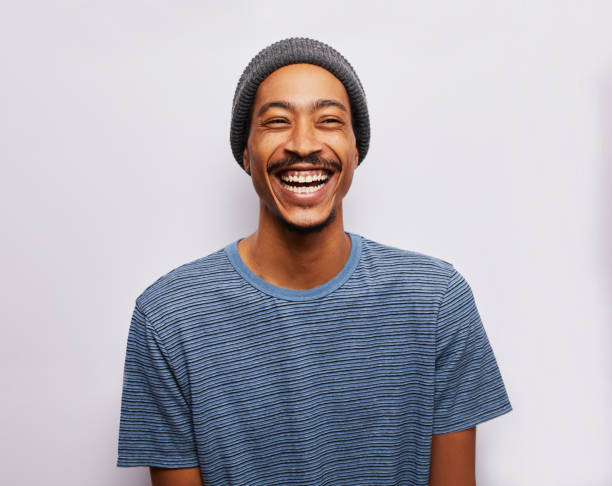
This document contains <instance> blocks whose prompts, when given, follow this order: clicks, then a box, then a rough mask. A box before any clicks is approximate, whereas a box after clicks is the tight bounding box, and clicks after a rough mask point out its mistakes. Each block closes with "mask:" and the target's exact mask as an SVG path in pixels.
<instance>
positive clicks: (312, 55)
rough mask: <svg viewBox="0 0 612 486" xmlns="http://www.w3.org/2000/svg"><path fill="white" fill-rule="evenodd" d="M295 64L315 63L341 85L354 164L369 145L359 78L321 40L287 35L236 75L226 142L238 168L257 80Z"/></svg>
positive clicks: (364, 99) (246, 136)
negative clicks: (354, 145)
mask: <svg viewBox="0 0 612 486" xmlns="http://www.w3.org/2000/svg"><path fill="white" fill-rule="evenodd" d="M298 63H307V64H315V65H317V66H320V67H322V68H324V69H327V70H328V71H329V72H330V73H332V74H333V75H334V76H336V78H338V79H339V80H340V81H341V82H342V84H343V85H344V88H345V89H346V92H347V94H348V97H349V101H350V104H351V113H352V117H353V131H354V133H355V139H356V142H357V149H358V151H359V161H358V164H361V161H362V160H363V159H364V158H365V156H366V154H367V152H368V147H369V145H370V119H369V116H368V107H367V104H366V97H365V92H364V90H363V86H362V85H361V81H360V80H359V78H358V77H357V73H356V72H355V70H354V69H353V67H352V66H351V65H350V64H349V62H348V61H347V60H346V59H345V58H344V57H343V56H342V54H340V53H339V52H338V51H336V50H335V49H334V48H333V47H331V46H328V45H327V44H324V43H323V42H320V41H317V40H314V39H309V38H306V37H291V38H288V39H284V40H280V41H278V42H275V43H274V44H271V45H269V46H268V47H266V48H264V49H262V50H261V51H259V53H258V54H257V55H256V56H255V57H254V58H253V59H251V61H250V62H249V64H248V65H247V67H246V68H245V69H244V71H243V73H242V76H240V80H239V81H238V85H237V86H236V91H235V93H234V100H233V102H232V122H231V128H230V145H231V147H232V153H233V154H234V158H235V159H236V162H238V164H239V165H240V166H241V167H242V151H243V150H244V147H245V145H246V143H247V139H248V135H249V128H250V127H249V124H250V122H251V120H250V118H251V110H252V107H253V101H254V99H255V93H256V92H257V88H258V87H259V85H260V83H261V82H262V81H263V80H264V79H266V78H267V77H268V76H269V75H270V74H272V72H274V71H276V70H277V69H279V68H281V67H283V66H287V65H289V64H298ZM243 168H244V167H243Z"/></svg>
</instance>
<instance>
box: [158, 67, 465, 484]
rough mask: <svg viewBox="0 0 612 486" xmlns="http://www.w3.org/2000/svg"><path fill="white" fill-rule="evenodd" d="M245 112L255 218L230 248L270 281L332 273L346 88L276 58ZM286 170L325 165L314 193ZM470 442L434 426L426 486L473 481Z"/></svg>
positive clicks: (346, 139) (347, 163)
mask: <svg viewBox="0 0 612 486" xmlns="http://www.w3.org/2000/svg"><path fill="white" fill-rule="evenodd" d="M252 113H253V115H252V118H251V125H250V130H249V137H248V141H247V145H246V147H245V148H244V152H243V164H244V168H245V170H246V171H247V172H248V173H249V174H250V176H251V179H252V182H253V186H254V187H255V191H256V192H257V194H258V196H259V200H260V203H259V222H258V227H257V230H256V231H255V232H254V233H253V234H251V235H249V236H248V237H246V238H245V239H243V240H241V241H240V242H239V244H238V252H239V253H240V256H241V257H242V259H243V261H244V263H245V264H246V265H247V266H248V267H249V268H250V269H251V270H252V271H253V272H254V273H255V274H257V275H258V276H259V277H261V278H262V279H264V280H266V281H267V282H269V283H271V284H274V285H276V286H278V287H284V288H287V289H298V290H304V289H310V288H313V287H316V286H319V285H322V284H323V283H325V282H327V281H329V280H331V279H332V278H333V277H334V276H335V275H336V274H337V273H338V272H340V270H341V269H342V268H343V266H344V264H345V263H346V261H347V259H348V256H349V253H350V250H351V243H350V238H349V237H348V236H347V234H346V233H345V231H344V225H343V219H342V200H343V198H344V196H345V195H346V194H347V192H348V190H349V188H350V186H351V182H352V179H353V174H354V171H355V169H356V168H357V162H358V160H359V152H358V151H357V145H356V139H355V134H354V132H353V126H352V123H351V112H350V103H349V98H348V94H347V92H346V89H345V88H344V86H343V84H342V83H341V82H340V81H339V80H338V79H337V78H336V77H335V76H333V75H332V74H331V73H329V72H328V71H327V70H325V69H323V68H321V67H319V66H314V65H311V64H292V65H289V66H284V67H282V68H280V69H278V70H276V71H274V72H273V73H272V74H271V75H270V76H268V77H267V78H266V79H265V80H264V81H263V82H262V83H261V84H260V85H259V88H258V90H257V93H256V95H255V100H254V105H253V111H252ZM305 159H308V160H310V162H308V161H305ZM313 160H314V161H315V162H313ZM283 161H284V162H287V161H297V162H290V163H288V165H287V163H286V164H285V165H284V166H282V163H283ZM317 161H318V162H317ZM324 161H327V162H329V164H328V163H323V162H324ZM279 164H280V165H279ZM330 164H331V165H330ZM288 169H292V170H293V171H294V172H291V173H292V174H298V173H301V174H312V173H314V172H313V171H315V170H318V171H321V170H323V169H324V170H325V174H326V175H327V176H328V180H327V182H326V183H325V185H324V188H323V189H321V190H319V191H316V192H315V193H313V194H309V195H304V194H299V195H296V194H294V193H292V192H289V191H287V190H286V189H285V188H284V186H283V184H282V181H281V177H282V176H283V174H285V175H286V174H287V173H286V172H283V171H286V170H288ZM302 171H303V172H302ZM296 228H297V229H298V230H296ZM315 228H316V229H317V230H316V231H312V230H313V229H315ZM475 446H476V428H475V427H472V428H471V429H467V430H462V431H458V432H452V433H449V434H438V435H433V437H432V442H431V466H430V480H429V485H430V486H474V485H475V484H476V479H475ZM151 479H152V481H153V486H202V481H201V478H200V469H199V468H197V467H195V468H187V469H164V468H151Z"/></svg>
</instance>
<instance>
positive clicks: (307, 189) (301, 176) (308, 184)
mask: <svg viewBox="0 0 612 486" xmlns="http://www.w3.org/2000/svg"><path fill="white" fill-rule="evenodd" d="M332 175H333V173H332V172H331V171H329V170H327V169H312V170H295V169H294V170H285V171H282V172H279V173H278V174H277V177H278V178H279V179H280V181H281V184H282V186H283V187H284V188H285V189H288V190H289V191H292V192H295V193H297V194H309V193H312V192H317V191H319V190H321V189H322V188H323V187H324V186H325V184H327V183H328V182H329V180H330V178H331V176H332Z"/></svg>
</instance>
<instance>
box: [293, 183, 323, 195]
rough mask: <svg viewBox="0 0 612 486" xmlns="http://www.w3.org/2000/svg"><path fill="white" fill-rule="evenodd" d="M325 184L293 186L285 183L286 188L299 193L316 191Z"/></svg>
mask: <svg viewBox="0 0 612 486" xmlns="http://www.w3.org/2000/svg"><path fill="white" fill-rule="evenodd" d="M324 185H325V184H319V185H318V186H291V185H289V184H283V187H284V188H285V189H289V190H290V191H292V192H297V193H298V194H308V193H310V192H316V191H318V190H319V189H321V188H322V187H323V186H324Z"/></svg>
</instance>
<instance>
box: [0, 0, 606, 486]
mask: <svg viewBox="0 0 612 486" xmlns="http://www.w3.org/2000/svg"><path fill="white" fill-rule="evenodd" d="M611 18H612V6H611V4H610V3H609V2H558V1H555V2H553V1H548V2H546V1H532V2H515V1H499V2H489V1H475V0H466V1H463V2H427V3H425V2H418V3H417V2H383V3H382V4H379V5H376V4H374V3H372V4H370V3H360V2H355V1H351V2H349V1H335V2H330V1H324V2H316V1H309V2H283V3H277V2H274V3H273V2H257V3H256V2H227V3H222V2H214V3H213V2H211V3H206V2H179V1H177V2H161V1H146V2H145V1H141V2H139V1H122V2H108V1H104V2H102V1H98V2H61V1H59V2H46V1H20V2H3V4H2V7H1V12H0V41H1V42H0V61H1V62H0V70H1V76H0V86H1V90H0V99H1V105H0V129H1V137H0V159H1V161H2V177H1V178H0V180H1V182H0V184H1V187H0V189H1V190H0V195H1V196H0V197H2V201H1V203H2V204H1V205H0V211H1V216H2V230H3V231H2V234H3V237H2V240H1V241H2V252H1V255H2V257H1V258H2V261H1V264H2V289H1V290H2V296H3V302H2V306H1V308H0V311H1V313H2V314H1V323H2V337H3V343H4V344H3V351H2V353H1V360H2V361H1V363H0V364H1V366H2V382H1V383H0V385H1V387H2V388H1V389H2V396H3V398H2V401H1V405H0V407H1V413H0V417H1V420H2V423H1V424H0V425H1V427H2V437H3V440H2V445H1V446H0V447H1V450H0V457H1V461H2V474H3V480H2V482H3V484H10V485H37V484H47V485H63V486H72V485H75V486H76V485H79V486H81V485H92V486H97V485H118V486H122V485H123V486H128V485H145V484H148V471H147V470H146V469H144V468H130V469H123V468H122V469H119V468H116V467H115V460H116V447H117V431H118V420H119V407H120V394H121V385H122V373H123V361H124V357H125V345H126V339H127V332H128V326H129V319H130V316H131V312H132V309H133V305H134V299H135V298H136V296H137V295H138V294H139V293H140V292H141V291H142V290H144V288H146V287H147V286H148V285H149V284H151V283H152V282H153V281H154V280H155V279H157V278H158V277H159V276H161V275H163V274H165V273H167V272H168V271H169V270H171V269H172V268H175V267H176V266H178V265H180V264H182V263H186V262H188V261H191V260H194V259H196V258H199V257H201V256H204V255H206V254H208V253H210V252H212V251H214V250H217V249H218V248H220V247H222V246H224V245H225V244H227V243H228V242H230V241H233V240H235V239H237V238H239V237H242V236H245V235H247V234H248V233H250V232H251V231H253V230H254V228H255V225H256V217H257V199H256V196H255V193H254V191H253V190H252V187H251V185H250V180H249V178H248V177H247V176H246V175H245V174H244V173H242V171H241V170H240V169H239V168H238V166H237V164H236V163H235V162H234V161H233V159H232V157H231V152H230V148H229V142H228V138H229V120H230V107H231V99H232V96H233V92H234V88H235V85H236V82H237V80H238V77H239V76H240V73H241V72H242V69H243V68H244V66H245V65H246V63H247V62H248V61H249V59H250V58H251V57H252V56H253V55H254V54H255V53H256V52H257V51H258V50H259V49H261V48H263V47H264V46H266V45H268V44H269V43H271V42H273V41H276V40H279V39H281V38H283V37H288V36H293V35H302V36H311V37H315V38H318V39H320V40H322V41H324V42H327V43H330V44H331V45H333V46H335V47H336V48H337V49H339V50H340V51H341V52H342V53H343V54H344V55H345V56H346V57H347V58H348V59H349V61H350V62H351V63H352V64H353V65H354V66H355V68H356V70H357V72H358V74H359V76H360V77H361V79H362V82H363V84H364V87H365V89H366V93H367V96H368V101H369V107H370V111H371V122H372V140H371V149H370V152H369V154H368V156H367V158H366V159H365V161H364V163H363V165H362V166H361V167H360V168H359V169H358V171H357V173H356V175H355V179H354V185H353V188H352V190H351V192H350V193H349V195H348V197H347V200H346V206H345V216H346V228H347V229H348V230H350V231H353V232H357V233H360V234H362V235H364V236H366V237H368V238H371V239H374V240H377V241H381V242H383V243H387V244H390V245H394V246H399V247H402V248H407V249H412V250H416V251H420V252H423V253H427V254H430V255H434V256H437V257H440V258H443V259H445V260H448V261H450V262H452V263H453V264H455V266H456V268H457V269H458V270H459V271H460V272H462V273H463V275H464V276H465V277H466V278H467V280H468V282H469V283H470V284H471V286H472V289H473V291H474V294H475V297H476V301H477V304H478V307H479V310H480V313H481V316H482V318H483V322H484V323H485V328H486V330H487V333H488V335H489V339H490V341H491V343H492V346H493V349H494V352H495V354H496V357H497V360H498V363H499V366H500V369H501V371H502V375H503V377H504V381H505V383H506V387H507V389H508V393H509V395H510V398H511V401H512V404H513V406H514V411H513V412H512V413H510V414H508V415H505V416H503V417H500V418H498V419H495V420H492V421H490V422H487V423H484V424H482V425H481V426H479V427H478V433H477V469H478V478H479V484H481V485H485V486H486V485H495V486H499V485H502V486H504V485H508V486H511V485H512V486H515V485H568V486H569V485H572V486H575V485H585V486H586V485H602V486H603V485H610V484H612V465H611V464H612V463H611V462H610V460H609V459H610V457H612V418H611V414H610V403H612V366H611V365H612V363H611V361H612V359H611V354H610V344H611V330H610V322H611V317H612V312H611V311H612V309H611V304H610V297H611V295H612V293H611V291H612V258H611V255H612V251H611V247H612V230H611V228H610V219H611V216H612V214H611V213H612V196H611V195H610V187H611V183H612V167H611V162H612V139H611V138H610V135H611V133H610V132H611V129H612V29H610V19H611Z"/></svg>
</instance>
